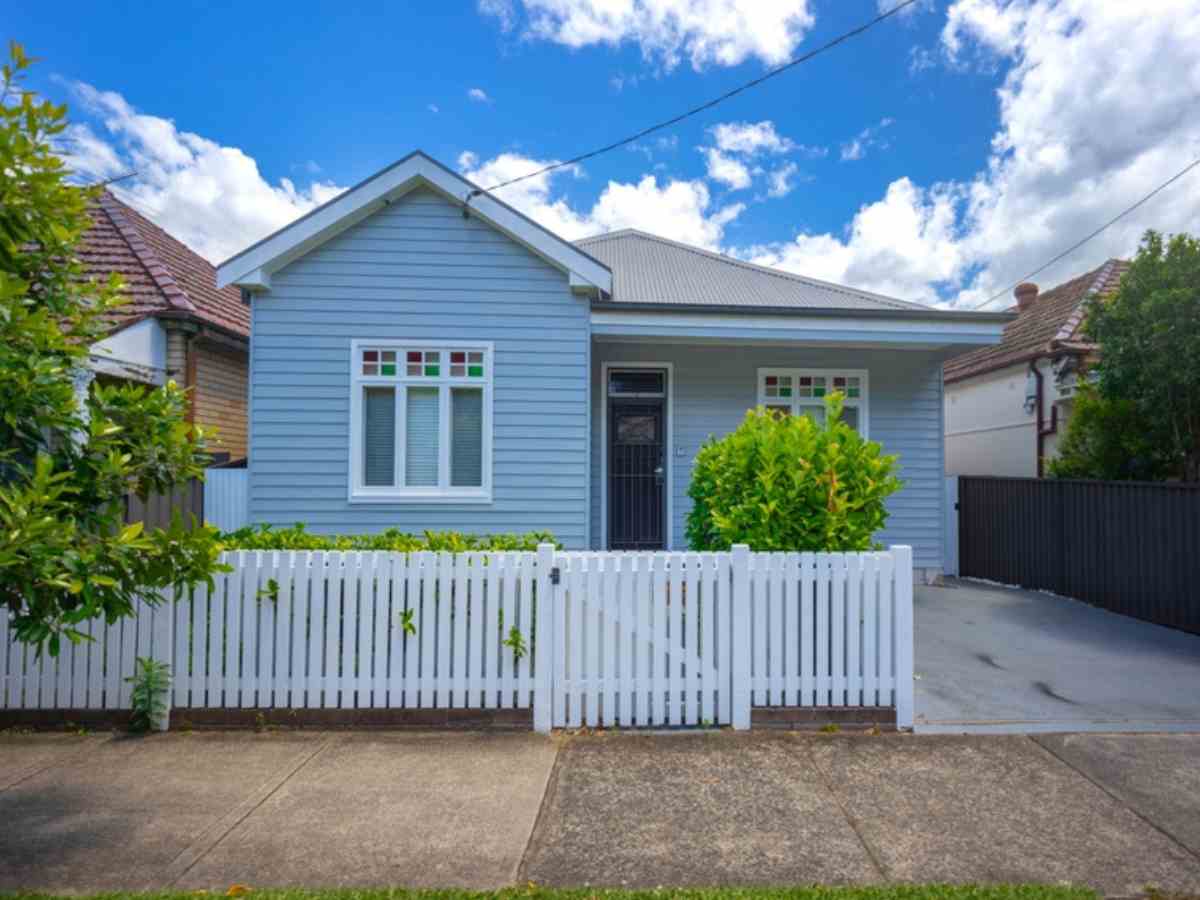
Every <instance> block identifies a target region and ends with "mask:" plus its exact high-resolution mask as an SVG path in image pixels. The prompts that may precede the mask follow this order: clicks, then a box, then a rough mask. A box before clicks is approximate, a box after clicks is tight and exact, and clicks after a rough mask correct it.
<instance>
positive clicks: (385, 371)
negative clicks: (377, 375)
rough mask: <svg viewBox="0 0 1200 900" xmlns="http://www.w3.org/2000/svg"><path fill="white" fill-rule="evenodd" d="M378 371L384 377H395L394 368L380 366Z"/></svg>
mask: <svg viewBox="0 0 1200 900" xmlns="http://www.w3.org/2000/svg"><path fill="white" fill-rule="evenodd" d="M380 369H381V371H382V372H383V374H384V375H395V374H396V367H395V366H389V365H384V366H381V367H380Z"/></svg>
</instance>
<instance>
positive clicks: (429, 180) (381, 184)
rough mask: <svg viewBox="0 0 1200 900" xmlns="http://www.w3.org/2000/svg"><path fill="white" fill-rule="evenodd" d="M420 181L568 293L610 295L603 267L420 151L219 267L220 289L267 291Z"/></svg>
mask: <svg viewBox="0 0 1200 900" xmlns="http://www.w3.org/2000/svg"><path fill="white" fill-rule="evenodd" d="M421 183H423V184H424V185H426V186H428V187H430V188H431V189H433V190H434V192H436V193H440V194H442V195H443V196H444V197H446V198H447V199H448V200H450V201H451V202H454V203H457V204H459V205H460V206H461V207H462V208H463V209H464V210H469V211H470V213H471V214H472V215H475V216H478V217H479V218H481V219H482V220H484V221H485V222H487V223H488V224H489V225H491V226H492V227H493V228H496V229H497V230H499V231H501V232H502V233H505V234H507V235H508V236H509V237H510V238H512V239H513V240H515V241H517V242H518V243H520V244H522V245H524V246H525V247H526V248H527V249H529V250H530V251H531V252H533V253H535V254H537V255H539V256H541V257H542V258H543V259H546V260H547V261H549V262H551V263H552V264H553V265H555V266H557V267H559V268H561V269H562V270H564V271H566V272H567V273H568V275H569V278H570V282H571V286H572V288H573V289H592V288H594V289H599V290H600V291H602V292H605V293H611V291H612V270H611V269H609V267H608V266H606V265H605V264H604V263H602V262H601V261H600V260H598V259H596V258H595V257H594V256H592V255H591V254H589V253H587V252H586V251H585V250H583V249H582V248H580V247H578V246H576V245H575V244H573V243H571V242H570V241H568V240H566V239H565V238H563V237H560V236H559V235H557V234H555V233H554V232H553V231H551V230H550V229H549V228H546V227H545V226H544V225H541V224H539V223H538V222H535V221H534V220H533V219H531V218H529V217H528V216H527V215H525V214H524V213H522V212H521V211H520V210H518V209H516V208H514V207H513V206H510V205H509V204H507V203H505V202H504V201H503V200H500V199H498V198H496V197H494V196H493V195H492V194H490V193H489V192H488V191H487V190H485V189H483V188H481V187H479V186H478V185H476V184H475V183H474V182H472V181H470V180H468V179H467V178H464V177H463V176H462V175H461V174H459V173H458V172H455V171H454V170H453V169H451V168H450V167H449V166H447V165H445V164H443V163H441V162H439V161H438V160H436V159H434V158H433V157H432V156H430V155H429V154H427V153H425V152H424V151H423V150H413V151H412V152H411V153H409V154H407V155H406V156H404V157H402V158H400V159H398V160H396V162H394V163H392V164H390V165H388V166H385V167H384V168H382V169H380V170H379V171H378V172H375V173H374V174H372V175H369V176H367V177H366V178H364V179H363V180H362V181H360V182H358V183H357V184H355V185H353V186H352V187H350V188H347V189H346V190H345V191H343V192H342V193H340V194H338V195H337V196H336V197H333V198H332V199H330V200H327V201H326V202H325V203H322V204H321V205H320V206H318V207H316V208H315V209H311V210H309V211H308V212H307V213H305V214H304V215H302V216H300V217H299V218H297V219H295V220H293V221H292V222H289V223H288V224H287V225H284V226H283V227H282V228H280V229H278V230H276V231H274V232H273V233H271V234H269V235H267V236H266V237H264V238H262V239H261V240H259V241H256V242H255V243H253V244H251V245H250V246H249V247H246V248H245V249H244V250H240V251H239V252H237V253H235V254H234V255H233V256H231V257H229V258H228V259H226V260H225V261H224V262H222V263H220V264H218V265H217V286H218V287H225V286H227V285H230V284H236V285H238V286H239V287H244V288H250V289H256V290H269V289H270V276H271V274H272V273H273V272H275V271H277V270H278V269H280V268H282V267H283V266H286V265H287V264H288V263H290V262H292V261H293V260H295V259H298V258H300V257H301V256H303V255H305V254H306V253H308V252H309V251H311V250H313V249H315V248H316V247H318V246H320V245H321V244H323V243H324V242H325V241H327V240H329V239H330V238H332V237H334V236H335V235H337V234H340V233H341V232H342V231H345V230H346V229H347V228H350V227H351V226H353V225H355V224H356V223H358V222H360V221H362V220H363V219H365V218H367V217H368V216H370V215H372V214H374V213H375V212H378V211H379V210H380V209H382V208H384V207H385V206H387V205H388V204H390V203H391V202H392V201H393V200H395V199H397V198H398V197H400V196H403V195H404V194H406V193H408V192H409V191H410V190H412V188H413V187H414V186H416V185H417V184H421Z"/></svg>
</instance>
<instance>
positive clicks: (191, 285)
mask: <svg viewBox="0 0 1200 900" xmlns="http://www.w3.org/2000/svg"><path fill="white" fill-rule="evenodd" d="M91 216H92V227H91V228H90V229H89V230H88V231H87V233H86V234H85V235H84V236H83V240H82V241H81V242H80V244H79V248H78V255H79V259H80V261H81V262H82V263H83V266H84V270H85V272H86V273H87V274H88V275H91V276H93V277H95V278H96V279H98V280H100V279H106V278H108V276H109V275H111V274H112V273H113V272H116V273H118V274H120V275H121V276H122V278H124V280H125V293H126V294H127V295H128V297H129V303H128V305H127V306H125V307H122V309H121V312H120V314H119V315H118V316H117V317H116V323H115V324H116V326H117V327H118V328H121V327H125V326H127V325H131V324H133V323H134V322H136V321H138V320H140V319H144V318H146V317H147V316H172V317H182V318H187V319H192V320H194V321H197V322H201V323H203V324H206V325H213V326H215V327H217V328H220V329H223V330H224V331H227V332H231V333H233V334H236V335H240V336H242V337H249V335H250V311H249V309H247V307H246V305H245V304H244V303H242V298H241V293H240V292H239V290H238V289H237V288H236V287H233V286H230V287H226V288H222V289H221V290H217V281H216V269H214V268H213V266H212V264H211V263H210V262H209V261H208V260H206V259H205V258H204V257H202V256H200V255H199V254H198V253H196V252H195V251H193V250H190V249H189V248H188V247H187V246H186V245H185V244H183V243H182V242H180V241H178V240H176V239H175V238H173V237H171V235H169V234H167V232H165V231H163V229H161V228H159V227H158V226H157V225H155V224H154V223H153V222H151V221H150V220H149V219H147V218H146V217H145V216H143V215H141V214H140V213H138V212H137V211H136V210H134V209H132V208H131V207H129V206H128V205H126V204H124V203H122V202H121V201H120V200H118V199H117V198H116V197H114V196H113V195H112V194H110V193H108V192H107V191H105V192H104V193H103V194H101V195H100V197H99V199H98V200H97V201H96V203H95V204H94V205H93V206H92V209H91Z"/></svg>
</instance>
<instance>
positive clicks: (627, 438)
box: [608, 397, 666, 550]
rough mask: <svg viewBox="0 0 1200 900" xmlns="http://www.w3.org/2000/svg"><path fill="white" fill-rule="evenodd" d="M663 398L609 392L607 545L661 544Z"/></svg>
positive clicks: (616, 547)
mask: <svg viewBox="0 0 1200 900" xmlns="http://www.w3.org/2000/svg"><path fill="white" fill-rule="evenodd" d="M664 418H665V417H664V416H663V401H662V400H661V399H636V400H634V399H618V398H616V397H610V398H609V408H608V441H609V445H608V546H609V548H610V549H612V550H662V549H664V544H663V535H664V533H665V531H664V529H663V525H664V521H663V520H664V518H665V500H666V494H665V490H666V484H665V482H666V478H665V472H666V458H665V456H664V448H665V446H666V443H665V440H664V437H665V435H664V434H663V430H664V429H663V425H664Z"/></svg>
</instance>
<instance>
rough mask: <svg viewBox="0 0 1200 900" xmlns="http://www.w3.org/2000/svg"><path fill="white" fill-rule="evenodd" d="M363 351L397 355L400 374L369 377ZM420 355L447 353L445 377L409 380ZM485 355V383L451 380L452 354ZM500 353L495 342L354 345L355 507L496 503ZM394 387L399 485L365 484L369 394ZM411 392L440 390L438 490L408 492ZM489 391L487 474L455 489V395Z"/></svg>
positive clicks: (485, 410)
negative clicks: (411, 357) (412, 355)
mask: <svg viewBox="0 0 1200 900" xmlns="http://www.w3.org/2000/svg"><path fill="white" fill-rule="evenodd" d="M363 350H394V351H395V352H396V372H397V374H396V375H394V376H392V375H387V376H384V375H363V374H362V352H363ZM415 350H441V351H444V352H443V354H442V357H443V358H442V360H441V362H440V364H439V365H440V369H441V373H444V374H439V375H438V376H437V377H436V378H431V377H426V376H423V375H422V376H410V375H408V374H406V371H407V370H406V367H405V354H406V353H408V352H409V351H415ZM457 350H482V351H483V367H484V372H483V378H482V379H480V378H468V377H459V378H452V377H451V376H450V360H449V358H448V356H447V353H448V352H449V351H457ZM494 356H495V347H494V345H493V344H492V342H491V341H443V340H412V339H403V340H397V339H389V340H367V339H360V340H352V341H351V342H350V460H349V482H350V490H349V497H348V499H349V502H351V503H491V502H492V451H493V443H494V439H495V435H494V433H493V426H492V422H493V418H492V394H493V372H494ZM368 387H392V388H395V389H396V458H395V467H396V468H395V476H394V478H393V481H394V482H395V484H393V485H383V486H380V485H366V484H363V474H364V473H363V468H364V465H363V389H364V388H368ZM408 387H436V388H437V389H438V391H439V394H438V401H439V410H438V427H439V432H438V484H437V486H436V487H432V486H431V487H411V488H410V487H404V486H403V483H404V472H405V451H406V449H407V439H406V435H405V423H406V421H407V417H406V413H407V409H406V403H407V391H406V388H408ZM458 387H466V388H481V389H482V390H483V448H482V450H483V453H482V456H483V463H482V466H483V472H482V479H481V481H482V484H481V485H480V486H479V487H452V486H451V485H450V429H451V422H450V392H451V390H452V389H453V388H458Z"/></svg>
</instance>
